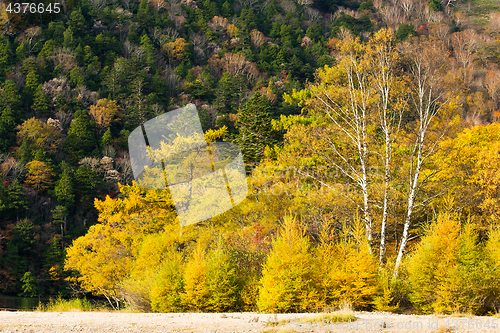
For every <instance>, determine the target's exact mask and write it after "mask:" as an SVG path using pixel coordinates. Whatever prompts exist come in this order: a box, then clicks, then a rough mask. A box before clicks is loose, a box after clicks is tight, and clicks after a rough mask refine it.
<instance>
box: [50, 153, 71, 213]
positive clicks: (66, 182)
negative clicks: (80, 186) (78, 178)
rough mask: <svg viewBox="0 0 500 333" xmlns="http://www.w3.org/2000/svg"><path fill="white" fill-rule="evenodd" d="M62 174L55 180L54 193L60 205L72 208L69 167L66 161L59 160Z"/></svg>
mask: <svg viewBox="0 0 500 333" xmlns="http://www.w3.org/2000/svg"><path fill="white" fill-rule="evenodd" d="M61 170H62V175H61V178H60V179H59V180H58V181H57V182H56V186H55V188H54V193H55V196H56V199H57V201H58V203H59V204H60V205H63V206H64V207H66V208H67V209H68V210H70V209H72V208H73V204H74V201H75V196H74V194H73V183H72V177H71V168H70V166H69V165H68V164H67V163H66V162H64V161H63V162H61Z"/></svg>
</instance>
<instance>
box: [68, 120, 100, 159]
mask: <svg viewBox="0 0 500 333" xmlns="http://www.w3.org/2000/svg"><path fill="white" fill-rule="evenodd" d="M96 147H97V140H96V131H95V124H94V123H93V122H92V120H91V119H90V117H89V116H87V115H85V114H83V115H80V116H79V117H77V118H76V119H75V120H74V121H73V122H72V123H71V126H70V127H69V131H68V136H67V137H66V141H65V142H64V151H65V152H66V153H67V154H69V155H71V156H72V162H73V163H77V162H78V161H80V160H81V159H82V158H83V157H85V156H89V155H90V154H91V153H92V152H93V151H94V149H96Z"/></svg>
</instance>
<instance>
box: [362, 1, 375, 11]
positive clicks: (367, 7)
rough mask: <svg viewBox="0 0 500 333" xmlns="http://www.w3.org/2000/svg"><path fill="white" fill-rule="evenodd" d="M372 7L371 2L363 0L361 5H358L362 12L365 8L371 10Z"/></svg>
mask: <svg viewBox="0 0 500 333" xmlns="http://www.w3.org/2000/svg"><path fill="white" fill-rule="evenodd" d="M372 9H373V2H371V1H365V2H363V3H362V4H361V5H359V8H358V11H359V12H363V11H365V10H372Z"/></svg>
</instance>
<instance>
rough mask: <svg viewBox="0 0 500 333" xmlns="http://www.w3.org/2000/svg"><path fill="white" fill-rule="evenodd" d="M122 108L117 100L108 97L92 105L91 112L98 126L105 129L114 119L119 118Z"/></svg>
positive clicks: (102, 129)
mask: <svg viewBox="0 0 500 333" xmlns="http://www.w3.org/2000/svg"><path fill="white" fill-rule="evenodd" d="M121 113H122V109H121V108H120V107H119V106H118V104H117V102H116V101H113V100H109V99H106V98H103V99H100V100H99V101H98V102H97V104H96V105H92V106H90V110H89V114H90V116H91V117H92V120H94V121H95V123H96V124H97V126H99V128H100V129H101V131H104V130H105V129H106V128H108V127H109V126H110V125H111V123H112V122H113V121H116V120H119V119H120V117H121Z"/></svg>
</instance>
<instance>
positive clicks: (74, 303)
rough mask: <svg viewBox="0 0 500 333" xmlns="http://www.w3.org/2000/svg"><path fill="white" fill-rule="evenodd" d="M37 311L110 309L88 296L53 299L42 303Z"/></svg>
mask: <svg viewBox="0 0 500 333" xmlns="http://www.w3.org/2000/svg"><path fill="white" fill-rule="evenodd" d="M35 311H40V312H83V311H109V310H108V309H107V307H106V306H105V305H103V304H97V303H94V302H91V301H89V300H88V299H86V298H83V299H81V298H73V299H62V298H60V297H59V298H57V299H55V300H53V299H51V300H50V301H49V303H47V304H40V305H39V306H38V307H37V308H36V310H35Z"/></svg>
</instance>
